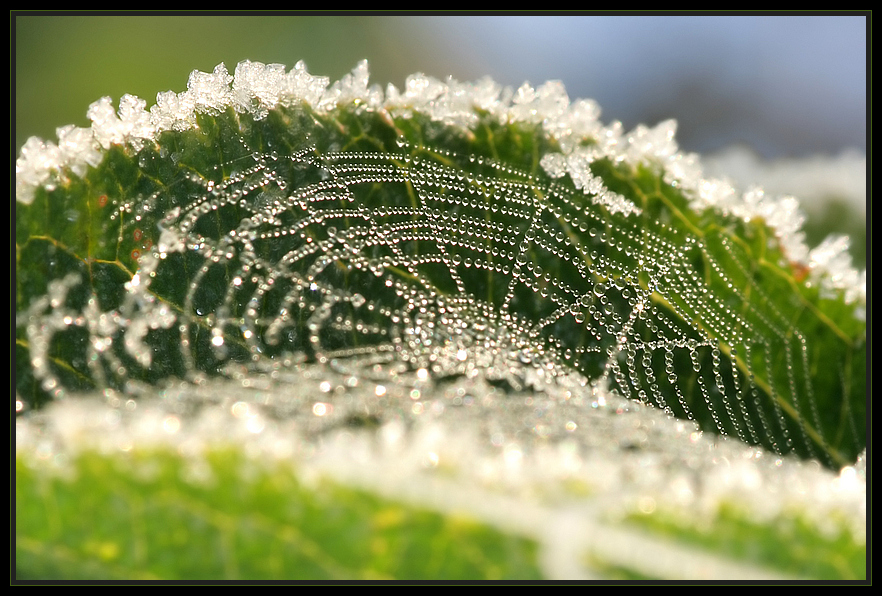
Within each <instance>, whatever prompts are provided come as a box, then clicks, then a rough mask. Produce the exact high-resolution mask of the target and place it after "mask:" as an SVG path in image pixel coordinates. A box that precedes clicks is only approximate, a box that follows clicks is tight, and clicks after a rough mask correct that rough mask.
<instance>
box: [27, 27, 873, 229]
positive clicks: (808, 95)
mask: <svg viewBox="0 0 882 596" xmlns="http://www.w3.org/2000/svg"><path fill="white" fill-rule="evenodd" d="M866 32H867V18H866V17H864V16H861V15H856V16H710V17H708V16H624V17H623V16H584V17H581V16H580V17H574V16H565V17H548V16H518V17H513V16H482V17H473V16H444V17H416V16H414V17H398V16H396V17H388V16H367V17H364V16H362V17H356V16H245V15H243V16H90V15H82V16H51V15H36V16H15V17H14V21H13V33H14V67H15V71H14V76H15V79H14V82H15V120H14V122H15V133H14V142H15V147H14V154H15V155H16V156H17V153H18V148H19V147H21V145H22V144H24V142H25V141H26V140H27V138H28V137H29V136H32V135H37V136H40V137H42V138H45V139H49V140H55V138H56V135H55V128H56V127H58V126H62V125H64V124H76V125H78V126H86V125H88V124H89V121H88V120H87V118H86V110H87V108H88V106H89V104H90V103H91V102H93V101H95V100H96V99H98V98H99V97H102V96H105V95H109V96H111V97H112V98H113V99H114V101H115V102H116V101H117V100H118V99H119V98H120V97H121V96H122V95H123V94H125V93H131V94H134V95H137V96H139V97H142V98H144V99H146V100H147V105H148V108H149V106H151V105H152V104H153V103H155V99H156V93H157V92H159V91H167V90H169V89H171V90H174V91H183V90H184V89H185V88H186V83H187V77H188V75H189V73H190V71H191V70H194V69H198V70H202V71H209V72H210V71H211V70H212V69H213V68H214V67H215V65H217V64H218V63H221V62H224V63H225V64H226V65H227V68H228V69H229V70H230V72H232V71H233V70H234V68H235V65H236V64H237V63H238V62H239V61H241V60H245V59H248V60H253V61H260V62H265V63H270V62H279V63H282V64H285V65H286V66H288V67H292V66H293V65H294V64H295V63H296V62H297V61H298V60H304V61H305V62H306V64H307V66H308V68H309V71H310V72H311V73H313V74H319V75H327V76H329V77H331V79H332V80H336V79H338V78H340V77H341V76H343V75H344V74H346V73H348V72H349V71H350V70H351V69H352V68H353V67H354V66H355V64H356V63H357V62H358V61H359V60H361V59H363V58H367V59H368V60H369V62H370V69H371V77H372V80H373V81H374V82H377V83H380V84H381V85H383V86H384V87H385V84H386V83H389V82H391V83H393V84H395V85H396V86H398V87H399V88H401V87H402V86H403V84H404V80H405V78H406V77H407V75H408V74H411V73H414V72H424V73H426V74H428V75H432V76H435V77H438V78H442V79H443V78H445V77H447V76H448V75H452V76H453V77H454V78H456V79H459V80H462V81H466V80H475V79H478V78H480V77H482V76H484V75H490V76H491V77H493V78H494V79H495V80H497V81H499V82H500V83H503V84H506V85H512V86H518V85H520V84H521V83H523V82H524V81H529V82H530V83H532V84H533V85H538V84H540V83H542V82H544V81H546V80H549V79H560V80H562V81H563V82H564V84H565V86H566V89H567V92H568V94H569V96H570V99H571V100H572V99H577V98H583V97H590V98H593V99H595V100H597V101H598V103H599V104H600V105H601V107H602V109H603V113H602V115H601V118H602V120H603V121H604V122H609V121H611V120H621V121H622V122H623V124H624V125H625V127H626V129H630V128H632V127H633V126H635V125H636V124H638V123H641V122H643V123H647V124H650V125H651V124H655V123H657V122H659V121H661V120H665V119H667V118H676V119H677V120H678V122H679V129H678V134H677V136H678V141H679V143H680V146H681V148H682V149H684V150H686V151H697V152H700V153H702V154H705V155H707V154H714V153H717V152H719V151H721V150H723V149H725V148H731V147H732V146H736V145H737V146H739V147H741V148H742V149H743V152H742V153H741V154H740V158H739V159H741V162H742V165H743V162H745V160H747V161H748V162H749V161H750V160H751V159H752V160H753V161H754V162H762V163H767V162H768V161H769V160H779V161H780V160H782V159H786V158H806V157H810V156H815V155H824V156H830V157H835V156H841V155H842V154H843V152H845V151H847V150H856V151H857V154H858V155H865V153H866V143H867V137H866V133H867V119H866V117H867V104H866V100H867V85H866V81H867V35H866ZM730 157H731V156H730ZM729 161H730V162H731V161H732V160H731V159H729ZM722 167H726V166H725V164H724V165H723V166H722ZM861 182H862V183H865V179H864V180H861ZM863 188H864V198H863V202H864V203H865V201H866V198H865V193H866V191H865V184H864V187H863ZM775 190H778V189H775ZM795 190H796V189H794V190H787V189H786V188H785V189H782V190H780V192H795ZM852 202H854V201H853V197H852ZM860 202H861V201H858V203H860ZM857 209H858V212H859V214H860V211H861V209H863V215H862V217H863V218H864V221H865V205H864V206H863V207H861V206H860V205H858V208H857ZM834 211H836V212H838V211H840V209H838V208H837V210H834ZM822 217H824V216H823V215H822ZM847 225H850V226H852V227H853V226H854V225H855V224H854V222H852V223H851V224H847ZM857 225H858V227H859V228H860V227H864V226H865V224H863V223H862V221H859V223H858V224H857Z"/></svg>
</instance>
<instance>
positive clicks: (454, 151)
mask: <svg viewBox="0 0 882 596" xmlns="http://www.w3.org/2000/svg"><path fill="white" fill-rule="evenodd" d="M259 116H266V117H265V118H262V119H256V118H255V119H252V117H251V116H249V115H247V114H245V115H236V114H231V112H227V113H221V114H217V115H215V116H210V117H202V120H201V121H200V128H201V131H196V132H192V133H191V132H181V133H178V132H167V133H163V134H164V136H159V137H157V146H156V147H154V146H151V145H150V144H148V145H147V146H145V147H143V148H141V149H140V151H139V152H138V154H137V159H136V161H137V164H138V165H137V167H136V168H135V170H136V171H135V172H134V173H131V172H112V175H113V176H115V177H116V178H117V179H118V180H120V181H123V180H124V178H125V176H126V175H130V174H131V175H133V176H134V177H135V178H136V179H137V181H136V182H135V183H134V184H132V183H127V184H128V186H127V187H126V186H125V184H124V183H122V182H121V183H120V186H122V187H123V188H124V192H118V193H117V194H116V195H114V193H113V190H114V189H109V190H107V191H106V192H107V194H103V193H100V194H99V193H96V192H92V194H93V195H95V194H97V196H90V197H89V198H88V201H90V208H91V209H94V211H95V212H96V213H97V214H98V217H99V218H101V217H103V216H104V214H107V217H106V218H105V223H103V224H101V225H102V226H106V228H109V229H110V232H107V230H106V229H105V230H104V232H103V233H104V234H105V236H107V237H109V238H112V239H113V241H112V242H111V244H114V245H115V246H114V251H113V252H114V254H115V257H114V258H113V259H106V263H104V262H103V263H102V264H101V267H100V268H99V266H98V264H99V260H98V259H92V260H89V259H85V260H84V261H83V262H81V263H78V264H77V267H78V268H79V270H80V271H82V273H83V275H81V276H80V277H77V275H76V274H74V275H68V276H66V277H65V278H64V279H63V280H62V281H60V282H57V281H56V282H52V283H50V284H49V286H48V291H47V296H48V299H47V300H42V301H39V300H38V301H36V302H33V303H32V304H31V305H30V308H29V311H28V312H29V314H30V316H29V318H28V324H27V337H28V347H29V350H30V359H31V362H32V364H33V367H34V371H35V377H37V379H39V380H40V381H41V384H42V387H43V389H44V390H51V389H54V388H55V387H57V386H60V385H63V384H64V381H63V380H61V379H59V378H57V377H58V374H59V372H58V371H57V370H56V369H54V368H53V366H52V365H51V359H50V358H47V354H49V352H50V349H51V345H52V343H53V342H54V341H56V340H55V339H54V336H55V335H56V334H58V335H65V334H66V335H69V336H71V339H70V341H71V342H73V343H76V342H78V341H79V342H82V339H77V338H81V336H82V331H83V330H84V329H85V330H86V331H87V335H88V340H87V341H86V342H84V343H85V344H86V345H87V346H88V347H87V348H86V351H88V358H86V360H87V362H88V363H87V365H86V366H85V367H84V366H82V365H81V364H80V365H78V364H77V363H76V362H72V367H73V368H74V369H77V371H78V372H79V373H81V374H82V376H86V377H91V378H92V379H94V380H95V381H97V382H98V384H100V385H103V384H107V385H110V386H118V387H124V386H125V384H126V382H127V381H128V380H130V379H131V378H143V379H146V380H151V379H155V378H156V377H161V376H165V375H168V374H172V375H177V376H189V375H193V374H195V373H196V372H197V371H200V370H203V371H204V370H208V371H213V370H219V369H222V368H223V366H224V363H225V362H229V361H253V362H257V363H260V362H262V361H266V360H268V359H278V358H287V357H291V356H294V357H295V359H296V358H302V357H306V358H311V359H316V360H318V361H322V362H325V361H328V360H329V359H331V358H339V357H343V356H359V357H364V356H383V357H385V358H388V359H394V360H395V361H397V362H401V363H406V364H407V365H408V366H410V367H411V368H413V369H426V370H429V371H431V373H432V374H433V375H434V376H436V377H438V378H443V377H450V376H458V375H473V374H476V372H477V371H478V370H480V371H481V372H482V374H486V375H487V377H488V378H489V379H491V380H494V381H495V382H498V383H501V384H503V385H506V384H507V385H511V386H514V387H518V388H519V387H521V386H523V385H524V384H528V383H529V382H535V381H536V379H537V378H540V379H547V380H550V379H551V378H552V377H553V376H554V374H555V371H557V370H565V369H569V368H575V369H577V370H578V371H580V372H581V373H582V374H584V375H585V377H586V379H587V380H588V381H590V382H592V383H595V384H597V386H598V387H599V388H603V389H604V390H607V389H608V390H611V391H613V392H615V393H619V394H621V395H623V396H625V397H628V398H632V399H638V400H640V401H643V402H646V403H649V404H652V405H655V406H657V407H660V408H662V409H664V410H666V411H668V412H669V413H671V414H673V415H676V416H680V417H684V418H688V419H693V420H696V421H698V422H699V423H700V424H701V426H702V427H703V428H705V429H708V430H714V431H716V432H719V433H722V434H729V435H733V436H737V437H739V438H740V439H742V440H744V441H746V442H748V443H752V444H759V445H763V446H765V447H768V448H770V449H773V450H775V451H776V452H778V453H788V452H791V451H795V452H796V453H799V454H800V455H803V456H807V457H819V458H822V459H823V460H824V461H826V462H827V463H828V464H831V465H836V464H841V463H842V461H843V455H842V454H841V453H840V451H842V452H843V453H853V454H856V453H857V452H859V451H860V449H861V448H862V443H863V439H862V435H861V433H860V431H859V427H860V423H858V422H857V421H856V420H855V416H856V413H855V412H853V411H852V410H851V408H850V405H849V393H848V392H849V390H850V389H849V388H848V385H849V380H848V378H849V375H848V373H847V371H845V370H844V369H845V367H848V366H851V362H850V358H851V356H850V355H849V356H848V358H847V359H846V360H844V361H843V362H841V363H840V366H841V367H842V368H843V370H842V371H840V372H839V374H838V375H836V379H835V381H834V386H833V387H832V389H833V390H835V392H833V394H832V395H829V396H828V395H827V392H829V391H830V390H831V387H830V385H829V384H828V385H826V386H824V387H822V388H821V389H820V390H818V389H816V387H815V384H816V380H815V379H814V377H815V376H816V375H815V374H814V371H815V369H816V368H817V366H818V361H817V359H818V356H817V354H816V353H815V352H813V351H812V350H813V349H814V348H813V347H812V346H811V345H810V343H809V340H808V339H807V333H806V332H804V331H803V330H802V329H801V326H803V325H804V326H805V327H806V328H809V329H812V330H816V329H815V327H817V326H816V325H815V324H814V322H812V323H802V322H801V321H799V317H798V316H793V313H790V312H785V310H784V309H785V308H788V307H790V308H796V307H797V306H798V307H799V308H800V312H801V311H802V310H807V308H806V307H805V306H804V305H802V304H800V303H799V301H798V300H797V301H795V302H786V301H783V302H782V300H781V299H780V298H778V297H776V296H774V295H773V293H775V292H777V291H789V292H791V293H792V290H790V289H789V283H790V282H789V280H783V281H779V280H775V279H770V278H773V277H774V276H773V275H772V274H770V273H769V272H767V271H765V270H764V269H763V266H762V265H761V264H759V263H760V262H761V261H762V260H763V258H764V257H763V255H764V254H765V253H766V252H770V251H771V250H773V249H772V248H769V247H773V246H774V244H773V243H771V242H770V241H769V240H768V239H767V238H766V237H765V236H764V228H762V226H751V225H748V224H746V223H744V222H741V221H737V220H734V221H728V220H727V221H726V223H725V225H722V226H721V225H717V224H716V223H715V222H712V223H708V222H709V221H710V220H709V219H707V218H703V217H702V216H692V215H690V214H688V213H687V212H688V209H689V205H688V203H687V202H686V200H685V199H684V197H683V196H682V195H681V194H679V193H678V192H677V191H676V189H675V188H674V187H670V186H666V185H662V184H660V183H659V180H658V177H657V174H655V173H654V172H652V171H651V170H650V169H647V168H642V167H637V168H636V169H635V170H632V171H633V172H635V174H632V175H630V176H631V178H629V174H628V173H627V171H628V170H627V168H630V167H631V166H624V167H623V166H621V165H620V164H617V163H615V162H614V161H612V160H610V159H608V158H605V157H604V156H603V155H602V153H600V154H598V155H595V156H593V157H591V156H590V154H588V155H589V156H588V157H586V156H585V155H586V154H584V153H583V154H579V153H578V150H577V151H574V152H573V153H572V154H571V155H570V157H569V158H568V159H567V160H566V162H565V164H563V163H562V162H561V160H562V159H563V157H562V156H561V155H560V154H557V153H555V152H554V145H553V144H551V142H550V141H549V140H548V139H546V138H545V137H544V136H543V135H542V131H541V127H538V126H533V127H532V128H531V127H529V126H525V127H524V128H523V130H519V129H517V126H516V125H500V124H499V123H498V122H497V121H494V119H493V118H490V117H487V116H483V117H481V118H480V119H479V122H480V123H479V125H478V126H476V127H474V130H475V131H476V132H475V133H473V134H472V138H469V137H466V138H465V140H464V139H463V138H462V136H461V135H457V134H455V133H453V132H451V131H450V130H448V129H447V128H445V127H443V126H439V125H437V124H436V123H433V122H430V121H428V120H427V119H424V118H420V117H419V116H417V115H410V117H408V118H405V119H400V120H398V121H393V120H392V119H390V117H389V115H387V114H384V113H382V112H376V113H375V112H371V111H370V110H368V111H360V110H354V111H352V112H351V113H347V111H346V110H345V109H343V110H341V111H340V112H339V113H338V114H335V115H334V116H332V117H331V118H328V117H326V116H324V115H323V114H320V113H318V112H314V111H313V110H312V109H311V108H309V107H305V106H304V107H298V106H294V107H291V108H284V109H282V108H280V109H279V110H278V111H276V112H268V113H267V114H259ZM335 118H336V119H335ZM506 126H509V128H508V129H507V128H506ZM176 135H179V136H180V137H181V138H177V136H176ZM200 135H202V137H200ZM476 135H477V136H476ZM200 138H203V139H209V141H204V140H202V141H200ZM512 141H514V143H512ZM211 142H214V144H215V146H214V147H213V148H208V147H210V145H208V144H207V143H211ZM525 144H526V145H527V147H526V148H525V147H524V146H523V145H525ZM512 145H514V146H516V147H517V149H518V150H519V151H520V152H521V153H519V154H514V153H513V150H512V149H511V146H512ZM441 147H443V148H441ZM475 147H481V148H482V150H483V152H482V153H481V154H477V153H475V151H474V148H475ZM589 147H590V146H589ZM200 151H201V152H202V153H201V154H200V153H199V152H200ZM543 154H544V157H543V158H542V159H541V162H542V165H541V167H540V165H539V163H538V162H539V161H540V160H539V159H538V158H537V155H543ZM489 155H493V156H494V157H493V158H491V157H488V156H489ZM579 160H581V162H582V163H581V164H577V165H574V164H575V163H576V162H578V161H579ZM117 167H122V169H123V170H125V169H126V166H119V165H118V166H117ZM169 172H171V173H172V175H173V177H174V179H175V180H177V181H176V182H172V183H169V182H168V178H167V175H168V173H169ZM546 172H548V173H546ZM564 172H566V173H568V174H569V177H564V176H563V173H564ZM549 173H550V174H551V175H552V177H550V176H549ZM92 190H94V189H90V192H91V191H92ZM133 191H134V192H135V194H127V193H128V192H133ZM108 196H109V197H110V198H108ZM133 197H134V198H133ZM106 222H114V223H109V224H108V223H106ZM150 222H156V223H157V227H156V230H157V231H156V232H155V235H154V236H153V237H152V238H151V234H153V231H152V230H151V226H150V225H149V224H150ZM117 230H118V234H117ZM62 244H63V243H61V242H59V243H57V244H56V243H53V248H52V249H51V251H56V250H58V248H57V246H60V245H62ZM131 247H134V248H131ZM62 252H67V249H66V248H63V249H62ZM71 252H74V253H75V252H76V251H71ZM53 254H54V252H53ZM120 255H122V256H120ZM126 256H128V257H129V259H128V260H127V259H126V258H125V257H126ZM128 263H132V264H133V266H134V267H137V272H136V273H135V274H134V275H131V274H130V273H124V276H126V275H128V276H130V279H129V281H127V282H126V284H125V292H124V294H123V297H122V298H121V299H119V300H118V302H117V303H116V304H113V303H112V300H110V301H109V299H108V298H107V297H106V296H100V295H98V294H97V293H96V289H95V286H96V285H98V284H96V282H95V281H94V280H95V279H96V278H102V277H106V276H110V275H111V274H110V273H107V270H112V271H114V273H113V274H112V275H118V274H119V272H120V271H123V272H125V271H126V265H127V264H128ZM99 269H100V270H101V271H102V272H103V273H102V274H101V275H96V272H97V271H98V270H99ZM86 278H88V279H91V280H93V281H92V282H91V284H92V288H91V289H90V291H91V294H90V293H89V291H86V292H85V293H83V294H82V295H80V296H77V295H76V293H77V288H78V287H79V286H80V284H82V285H83V286H84V287H87V286H88V284H85V283H83V280H84V279H86ZM81 293H82V291H81ZM813 321H814V320H813ZM825 329H826V328H825ZM120 346H122V348H121V347H120ZM561 364H564V365H566V366H564V367H562V368H561V367H560V365H561ZM86 369H88V372H87V371H86ZM528 370H529V371H532V372H530V373H526V372H525V371H528ZM528 377H529V379H528ZM836 385H838V386H836ZM820 392H824V395H823V396H821V395H819V393H820ZM836 393H838V394H839V395H840V398H839V399H841V400H842V401H843V404H844V405H843V410H842V415H841V417H840V419H839V420H837V421H836V422H835V423H834V424H833V425H832V427H833V428H835V431H831V425H830V424H829V423H826V421H825V420H822V416H821V414H820V411H819V405H818V402H819V400H820V399H822V398H823V399H825V400H830V399H836ZM827 408H829V406H826V404H825V411H826V409H827ZM825 424H826V425H825Z"/></svg>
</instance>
